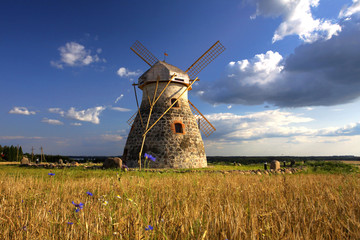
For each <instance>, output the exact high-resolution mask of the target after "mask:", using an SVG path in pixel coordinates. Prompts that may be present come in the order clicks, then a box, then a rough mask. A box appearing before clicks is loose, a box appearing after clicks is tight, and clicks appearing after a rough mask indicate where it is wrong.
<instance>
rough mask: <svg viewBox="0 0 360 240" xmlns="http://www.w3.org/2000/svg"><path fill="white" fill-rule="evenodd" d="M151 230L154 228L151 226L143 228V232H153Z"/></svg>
mask: <svg viewBox="0 0 360 240" xmlns="http://www.w3.org/2000/svg"><path fill="white" fill-rule="evenodd" d="M153 229H154V228H153V227H152V226H151V225H149V226H148V227H146V228H145V231H148V230H153Z"/></svg>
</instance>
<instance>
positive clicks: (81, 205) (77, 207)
mask: <svg viewBox="0 0 360 240" xmlns="http://www.w3.org/2000/svg"><path fill="white" fill-rule="evenodd" d="M71 203H72V204H73V205H74V206H75V207H76V209H75V212H79V211H80V210H81V209H83V208H84V204H83V203H82V202H80V203H79V204H77V203H75V202H74V201H72V202H71Z"/></svg>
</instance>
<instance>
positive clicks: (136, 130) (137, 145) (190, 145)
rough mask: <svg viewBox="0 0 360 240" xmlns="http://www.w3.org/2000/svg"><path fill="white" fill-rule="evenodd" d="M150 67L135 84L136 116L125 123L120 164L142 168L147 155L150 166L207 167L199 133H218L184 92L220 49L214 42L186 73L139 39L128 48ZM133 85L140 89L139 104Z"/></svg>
mask: <svg viewBox="0 0 360 240" xmlns="http://www.w3.org/2000/svg"><path fill="white" fill-rule="evenodd" d="M130 49H131V50H132V51H133V52H134V53H135V54H136V55H138V56H139V57H140V58H141V59H142V60H143V61H144V62H146V63H147V64H148V65H149V66H150V69H148V70H147V71H146V72H145V73H143V74H142V75H141V76H140V77H139V79H138V83H137V84H133V86H134V92H135V98H136V103H137V108H138V110H137V112H136V113H135V114H134V115H133V116H132V117H131V118H130V119H129V120H128V124H129V125H130V126H131V130H130V132H129V135H128V138H127V141H126V144H125V148H124V153H123V157H122V158H123V160H124V162H125V163H126V164H127V165H128V166H129V167H140V168H141V165H142V162H143V161H144V157H143V154H144V153H147V154H150V155H152V156H153V157H155V158H156V161H155V162H151V161H150V162H151V163H150V166H151V167H157V168H163V167H171V168H200V167H206V166H207V161H206V155H205V149H204V143H203V141H202V138H201V134H200V131H201V132H202V133H203V134H204V135H205V136H206V137H208V136H209V135H210V134H212V133H213V132H214V131H215V130H216V129H215V127H214V126H213V125H212V124H211V123H210V122H209V121H208V120H207V119H206V118H205V117H204V115H203V114H202V113H201V112H200V111H199V110H198V109H197V108H196V107H195V106H194V105H193V104H192V103H191V102H190V101H189V100H188V91H189V90H191V89H192V86H193V84H194V83H195V82H196V81H198V78H197V77H196V76H197V75H198V74H199V72H200V71H201V70H203V69H204V68H205V67H206V66H207V65H208V64H209V63H210V62H211V61H213V60H214V59H215V58H216V57H217V56H219V55H220V54H221V53H222V52H223V51H224V50H225V48H224V46H223V45H222V44H221V43H220V42H219V41H217V42H216V43H215V44H214V45H212V46H211V47H210V48H209V49H208V50H207V51H206V52H205V53H204V54H203V55H202V56H201V57H200V58H198V59H197V60H196V61H195V62H194V63H193V64H192V65H191V66H190V67H189V68H188V69H187V70H186V71H183V70H181V69H179V68H177V67H175V66H173V65H170V64H168V63H166V62H165V61H159V60H158V59H157V58H156V57H155V56H154V55H153V54H152V53H151V52H150V51H149V50H147V49H146V48H145V47H144V46H143V45H142V44H141V43H140V42H139V41H136V42H135V43H134V45H133V46H132V47H131V48H130ZM136 86H137V87H138V88H140V89H141V90H142V91H143V94H142V100H141V104H140V106H139V102H138V99H137V94H136Z"/></svg>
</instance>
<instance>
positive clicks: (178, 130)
mask: <svg viewBox="0 0 360 240" xmlns="http://www.w3.org/2000/svg"><path fill="white" fill-rule="evenodd" d="M175 132H176V133H183V132H184V130H183V126H182V124H181V123H175Z"/></svg>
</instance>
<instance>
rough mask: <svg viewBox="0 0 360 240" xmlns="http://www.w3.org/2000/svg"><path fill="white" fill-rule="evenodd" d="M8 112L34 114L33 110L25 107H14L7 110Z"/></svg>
mask: <svg viewBox="0 0 360 240" xmlns="http://www.w3.org/2000/svg"><path fill="white" fill-rule="evenodd" d="M9 113H10V114H22V115H35V114H36V113H35V111H29V110H28V109H27V108H26V107H14V108H13V109H11V110H10V111H9Z"/></svg>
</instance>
